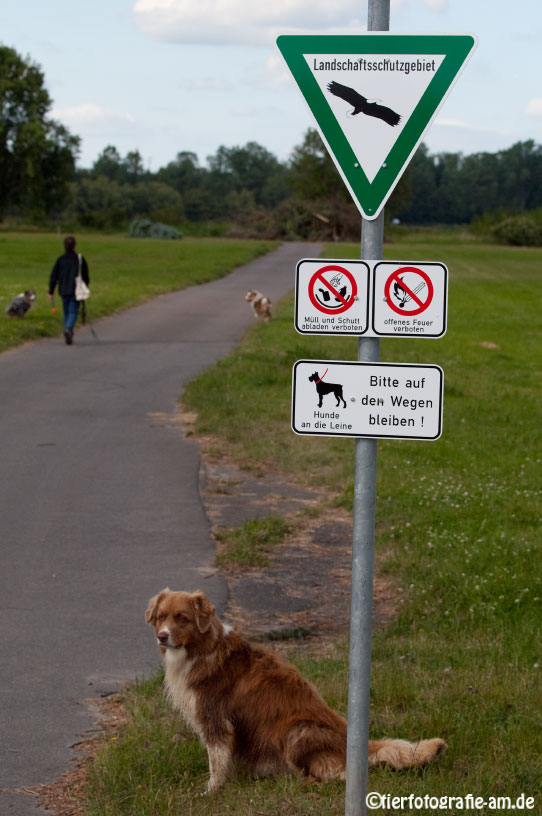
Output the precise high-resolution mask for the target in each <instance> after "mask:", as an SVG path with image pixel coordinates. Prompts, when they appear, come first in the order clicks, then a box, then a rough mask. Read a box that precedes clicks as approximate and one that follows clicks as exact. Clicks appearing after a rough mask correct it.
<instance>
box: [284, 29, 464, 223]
mask: <svg viewBox="0 0 542 816" xmlns="http://www.w3.org/2000/svg"><path fill="white" fill-rule="evenodd" d="M277 45H278V47H279V49H280V51H281V53H282V56H283V57H284V59H285V61H286V64H287V65H288V68H289V69H290V71H291V73H292V76H293V78H294V79H295V81H296V82H297V84H298V86H299V89H300V91H301V93H302V94H303V97H304V98H305V101H306V102H307V104H308V106H309V108H310V110H311V112H312V114H313V116H314V118H315V120H316V125H317V128H318V130H319V132H320V135H321V137H322V139H323V140H324V143H325V145H326V147H327V149H328V151H329V153H330V155H331V157H332V159H333V161H334V162H335V164H336V165H337V169H338V170H339V172H340V174H341V176H342V178H343V180H344V182H345V184H346V186H347V187H348V189H349V191H350V193H351V195H352V197H353V199H354V201H355V202H356V203H357V205H358V208H359V210H360V212H361V214H362V215H363V216H364V217H365V218H367V219H369V220H371V219H373V218H376V217H377V216H378V214H379V213H380V211H381V209H382V207H383V206H384V204H385V203H386V201H387V199H388V198H389V196H390V195H391V193H392V191H393V188H394V187H395V185H396V184H397V182H398V181H399V179H400V177H401V175H402V173H403V171H404V170H405V168H406V166H407V164H408V162H409V161H410V159H411V158H412V155H413V154H414V151H415V150H416V148H417V147H418V145H419V144H420V142H421V141H422V139H423V137H424V135H425V133H426V131H427V129H428V128H429V125H430V124H431V122H432V121H433V119H434V118H435V116H436V114H437V112H438V110H439V108H440V107H441V105H442V103H443V102H444V100H445V99H446V97H447V95H448V93H449V92H450V90H451V88H452V86H453V84H454V83H455V81H456V79H457V78H458V76H459V74H460V73H461V71H462V70H463V67H464V66H465V64H466V62H467V60H468V59H469V57H470V56H471V54H472V52H473V51H474V49H475V48H476V45H477V40H476V37H475V36H474V35H472V34H389V33H386V32H372V33H369V34H359V35H346V36H341V35H282V36H280V37H279V38H278V39H277Z"/></svg>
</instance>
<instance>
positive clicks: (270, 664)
mask: <svg viewBox="0 0 542 816" xmlns="http://www.w3.org/2000/svg"><path fill="white" fill-rule="evenodd" d="M145 620H146V622H147V623H150V624H152V625H153V626H154V628H155V632H156V637H157V640H158V644H159V646H160V651H161V652H162V654H163V656H164V663H165V688H166V692H167V695H168V697H169V699H170V700H171V703H172V704H173V706H174V708H176V709H177V710H178V711H180V712H181V714H182V715H183V717H184V719H185V720H186V722H187V724H188V725H189V726H191V727H192V728H193V729H194V731H196V733H197V734H198V735H199V737H200V739H201V740H202V742H203V743H204V745H205V747H206V748H207V753H208V756H209V771H210V779H209V783H208V786H207V792H208V793H210V792H212V791H215V790H217V789H218V788H219V787H220V786H221V785H222V783H223V782H224V780H225V779H226V777H227V776H228V773H229V772H230V770H231V768H232V766H233V764H234V762H241V763H243V764H244V765H245V766H246V767H248V769H249V770H251V771H252V772H254V773H256V774H259V775H263V776H269V775H272V774H276V773H295V774H298V775H302V774H307V775H310V776H313V777H315V778H316V779H318V780H322V781H328V780H330V779H337V778H340V779H344V778H345V766H346V722H345V720H344V719H343V717H340V716H339V715H338V714H337V713H336V712H335V711H333V710H332V709H331V708H329V706H327V705H326V703H325V702H324V701H323V700H322V698H321V697H320V695H319V694H318V692H317V691H316V689H315V688H314V686H312V685H311V684H310V683H308V682H307V681H306V680H304V678H303V677H302V676H301V674H300V673H299V672H298V670H297V669H296V668H295V667H294V666H292V665H291V664H290V663H288V662H287V661H286V660H284V659H283V658H282V657H281V656H279V655H277V654H275V653H274V652H272V651H270V650H269V649H266V648H264V647H262V646H256V645H253V644H251V643H249V642H248V641H246V640H244V639H243V638H242V637H241V636H240V635H238V634H237V633H236V632H234V631H233V630H231V629H230V627H228V626H225V625H224V624H222V622H221V621H220V620H219V618H218V617H217V616H216V615H215V608H214V606H213V605H212V604H211V603H210V602H209V600H208V599H207V597H206V596H205V595H204V594H203V592H200V591H197V592H194V593H192V594H190V593H188V592H171V590H169V589H163V590H162V592H160V593H159V594H158V595H156V596H155V597H154V598H151V600H150V601H149V607H148V609H147V612H146V615H145ZM446 747H447V746H446V743H445V742H444V741H443V740H441V739H430V740H422V741H421V742H417V743H411V742H406V741H405V740H396V739H383V740H377V741H376V742H374V741H371V742H369V764H370V765H378V764H381V763H382V764H387V765H390V766H391V767H392V768H396V769H403V768H411V767H413V766H415V765H425V764H427V763H428V762H431V760H432V759H434V758H435V757H436V756H437V754H439V753H440V752H441V751H444V750H446Z"/></svg>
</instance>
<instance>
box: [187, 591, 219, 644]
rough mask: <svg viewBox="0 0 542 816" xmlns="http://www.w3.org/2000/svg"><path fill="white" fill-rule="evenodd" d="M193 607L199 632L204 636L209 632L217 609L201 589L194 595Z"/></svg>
mask: <svg viewBox="0 0 542 816" xmlns="http://www.w3.org/2000/svg"><path fill="white" fill-rule="evenodd" d="M192 605H193V607H194V612H195V614H196V625H197V627H198V629H199V631H200V632H201V633H202V634H204V633H205V632H207V631H208V630H209V627H210V625H211V621H212V619H213V615H214V614H215V608H214V606H213V605H212V603H211V602H210V601H209V599H208V598H207V596H206V595H204V594H203V592H202V591H201V590H200V589H198V590H197V591H196V592H194V594H193V595H192Z"/></svg>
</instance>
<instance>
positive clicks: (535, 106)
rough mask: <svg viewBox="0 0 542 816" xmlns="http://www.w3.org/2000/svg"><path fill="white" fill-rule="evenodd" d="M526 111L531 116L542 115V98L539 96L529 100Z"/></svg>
mask: <svg viewBox="0 0 542 816" xmlns="http://www.w3.org/2000/svg"><path fill="white" fill-rule="evenodd" d="M525 113H527V114H529V116H542V99H540V97H539V98H535V99H531V100H529V102H528V103H527V107H526V108H525Z"/></svg>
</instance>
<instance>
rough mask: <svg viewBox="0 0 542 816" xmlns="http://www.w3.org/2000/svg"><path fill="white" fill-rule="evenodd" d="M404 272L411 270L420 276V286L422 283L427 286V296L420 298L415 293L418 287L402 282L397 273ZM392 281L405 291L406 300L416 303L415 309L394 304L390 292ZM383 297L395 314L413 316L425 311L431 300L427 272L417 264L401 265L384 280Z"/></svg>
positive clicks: (431, 291)
mask: <svg viewBox="0 0 542 816" xmlns="http://www.w3.org/2000/svg"><path fill="white" fill-rule="evenodd" d="M406 272H411V273H413V274H415V275H419V276H420V277H421V278H422V282H421V286H422V287H423V285H424V284H425V285H426V286H427V297H426V298H425V300H422V299H421V298H420V297H419V296H418V294H417V292H419V288H420V287H418V286H414V287H412V286H407V285H406V283H404V281H403V280H402V279H401V278H400V277H399V275H401V274H403V275H404V274H405V273H406ZM393 283H397V284H399V286H400V287H401V289H402V290H403V292H405V295H406V296H407V297H408V300H412V301H414V303H417V304H418V308H417V309H405V308H404V307H403V308H401V306H396V305H395V303H394V302H393V300H392V298H391V293H390V288H391V286H392V284H393ZM384 298H385V300H386V303H387V304H388V306H389V307H390V309H393V311H394V312H397V314H400V315H403V316H405V315H407V316H408V317H413V316H414V315H418V314H421V313H422V312H425V310H426V309H427V307H428V306H429V305H430V303H431V301H432V300H433V282H432V280H431V278H430V277H429V275H428V274H427V272H424V271H423V269H418V267H417V266H402V267H401V268H400V269H396V270H395V272H393V273H392V274H391V275H390V276H389V278H388V280H387V281H386V285H385V286H384Z"/></svg>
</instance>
